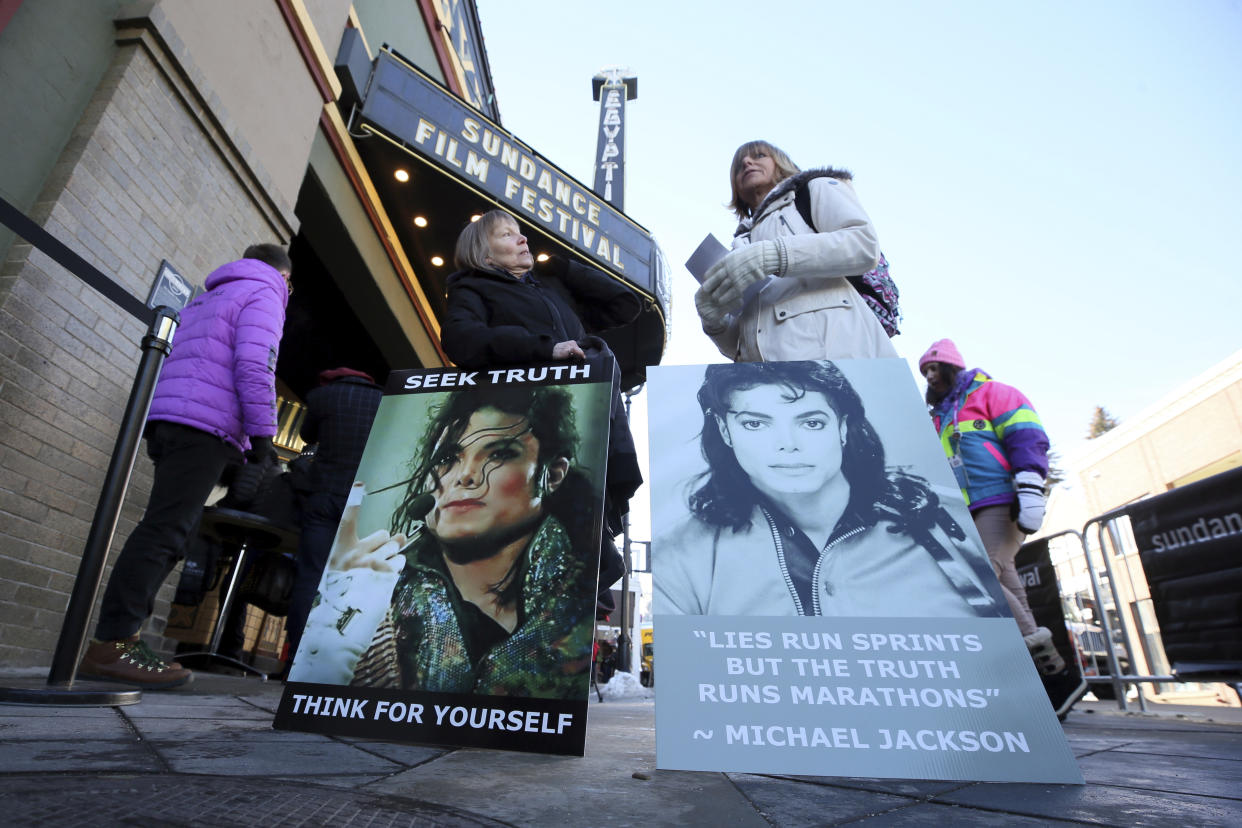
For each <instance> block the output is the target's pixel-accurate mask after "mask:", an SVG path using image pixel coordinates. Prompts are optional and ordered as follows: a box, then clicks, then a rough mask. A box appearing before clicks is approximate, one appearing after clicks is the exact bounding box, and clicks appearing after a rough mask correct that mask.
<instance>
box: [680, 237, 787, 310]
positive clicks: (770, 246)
mask: <svg viewBox="0 0 1242 828" xmlns="http://www.w3.org/2000/svg"><path fill="white" fill-rule="evenodd" d="M788 264H789V259H788V255H787V254H786V252H785V244H784V242H782V241H780V240H779V239H765V240H764V241H758V242H753V243H752V244H748V245H746V246H745V247H742V248H739V249H737V250H734V251H733V252H732V253H730V254H729V255H727V256H725V257H724V258H723V259H721V260H720V261H718V262H716V263H715V264H714V265H712V266H711V267H710V268H708V269H707V273H706V274H705V275H704V277H703V287H702V288H700V290H701V291H706V293H707V295H708V296H709V297H711V301H712V303H714V304H716V305H719V306H721V307H723V308H726V309H729V310H733V309H736V308H740V307H741V306H742V297H743V295H744V294H745V293H746V289H747V288H748V287H750V286H751V285H753V284H755V283H756V282H760V281H762V280H763V279H765V278H767V277H768V276H781V275H784V273H785V268H786V267H787V266H788ZM695 304H696V305H699V302H698V300H697V298H696V300H695Z"/></svg>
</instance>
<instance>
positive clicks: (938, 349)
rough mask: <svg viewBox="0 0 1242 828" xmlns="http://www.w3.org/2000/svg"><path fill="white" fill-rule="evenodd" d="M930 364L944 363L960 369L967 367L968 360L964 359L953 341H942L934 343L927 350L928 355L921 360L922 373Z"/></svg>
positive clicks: (924, 355)
mask: <svg viewBox="0 0 1242 828" xmlns="http://www.w3.org/2000/svg"><path fill="white" fill-rule="evenodd" d="M929 362H943V363H944V364H945V365H956V366H957V367H958V368H965V367H966V360H964V359H962V355H961V354H960V353H958V351H957V346H956V345H954V344H953V340H952V339H940V340H937V341H935V342H933V343H932V346H931V347H930V348H928V349H927V353H925V354H923V356H922V357H920V358H919V370H920V371H922V370H923V368H924V367H926V366H927V363H929Z"/></svg>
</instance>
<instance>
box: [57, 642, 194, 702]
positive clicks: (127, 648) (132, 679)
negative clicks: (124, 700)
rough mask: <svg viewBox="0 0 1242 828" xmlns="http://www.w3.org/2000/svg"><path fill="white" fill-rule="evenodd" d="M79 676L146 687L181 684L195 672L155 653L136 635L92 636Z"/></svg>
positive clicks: (162, 688) (160, 687) (162, 687)
mask: <svg viewBox="0 0 1242 828" xmlns="http://www.w3.org/2000/svg"><path fill="white" fill-rule="evenodd" d="M78 677H79V678H87V679H100V680H103V681H117V682H121V683H123V684H132V685H134V686H135V687H140V688H143V689H147V690H164V689H167V688H170V687H180V686H181V685H183V684H185V683H186V682H188V681H191V680H193V678H194V674H193V673H191V672H190V671H189V670H187V669H185V668H184V667H182V666H181V665H180V664H178V663H177V662H175V661H174V662H173V663H172V664H169V663H168V662H166V661H164V660H163V659H162V658H160V657H159V656H157V655H156V654H155V653H154V652H152V651H151V648H150V647H148V646H147V644H146V642H145V641H143V640H141V639H140V638H139V637H138V636H137V635H134V636H133V637H132V638H125V639H122V640H120V641H96V640H95V639H93V638H92V639H91V642H90V644H88V645H87V646H86V654H85V655H83V656H82V663H81V664H80V665H79V666H78Z"/></svg>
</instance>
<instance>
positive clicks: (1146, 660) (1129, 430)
mask: <svg viewBox="0 0 1242 828" xmlns="http://www.w3.org/2000/svg"><path fill="white" fill-rule="evenodd" d="M1065 466H1066V469H1067V471H1068V474H1067V480H1066V482H1065V483H1064V484H1063V485H1061V486H1058V487H1057V488H1056V489H1054V490H1053V492H1052V494H1051V496H1050V497H1049V502H1048V519H1047V520H1046V521H1045V522H1044V526H1043V529H1042V530H1041V531H1040V533H1039V536H1041V537H1046V536H1049V535H1055V534H1057V533H1060V532H1065V531H1069V530H1073V531H1078V532H1081V531H1082V530H1083V528H1084V526H1085V525H1086V524H1087V523H1088V521H1091V520H1092V519H1093V518H1095V517H1097V516H1099V515H1103V514H1105V513H1107V512H1109V511H1111V510H1113V509H1117V508H1120V507H1122V506H1125V505H1127V504H1129V503H1134V502H1135V501H1138V500H1142V499H1144V498H1147V497H1151V496H1154V495H1158V494H1162V493H1163V492H1167V491H1169V490H1171V489H1174V488H1177V487H1179V486H1185V485H1187V484H1189V483H1194V482H1195V481H1198V480H1202V479H1204V478H1207V477H1211V476H1212V475H1214V474H1219V473H1220V472H1223V471H1227V470H1229V469H1233V468H1237V467H1238V466H1242V351H1238V352H1236V353H1234V354H1233V355H1231V356H1230V357H1229V358H1227V359H1225V360H1223V361H1222V362H1220V363H1219V364H1217V365H1214V366H1212V367H1211V368H1209V369H1208V370H1207V371H1205V372H1203V373H1202V374H1200V375H1199V376H1197V377H1194V378H1193V379H1191V380H1189V381H1188V382H1186V383H1185V384H1183V385H1182V386H1180V387H1178V388H1176V389H1174V390H1173V391H1171V392H1170V393H1168V394H1166V395H1165V396H1164V397H1162V398H1160V399H1159V400H1157V401H1156V402H1154V403H1152V404H1151V405H1150V406H1148V407H1147V408H1145V409H1143V410H1142V411H1140V412H1138V413H1137V414H1135V415H1134V416H1132V417H1129V418H1127V419H1125V420H1123V421H1122V422H1121V424H1120V425H1118V426H1117V427H1116V428H1114V429H1112V430H1110V431H1108V432H1105V433H1104V434H1102V435H1100V436H1099V437H1096V438H1094V439H1092V440H1090V441H1088V442H1086V443H1084V444H1083V445H1081V446H1079V447H1077V448H1076V449H1075V450H1073V451H1071V452H1067V454H1066V457H1065ZM1127 523H1128V522H1127ZM1085 540H1086V542H1087V543H1088V544H1089V546H1090V548H1091V550H1092V555H1093V556H1094V558H1095V560H1096V561H1097V562H1098V561H1099V560H1100V557H1099V555H1100V553H1099V550H1100V548H1101V545H1100V543H1099V538H1098V537H1097V533H1096V532H1095V531H1094V529H1093V531H1091V532H1089V533H1088V535H1087V537H1086V538H1085ZM1104 549H1105V550H1107V552H1108V554H1109V556H1110V558H1109V563H1110V565H1111V567H1112V571H1113V572H1114V573H1115V576H1116V580H1117V583H1116V584H1115V585H1114V586H1115V587H1116V591H1117V594H1118V597H1119V599H1120V603H1121V604H1122V606H1120V607H1117V606H1106V607H1105V610H1106V611H1107V612H1108V613H1109V618H1110V619H1111V620H1112V623H1113V624H1114V629H1117V630H1120V628H1121V627H1122V626H1123V625H1124V627H1125V629H1126V631H1127V633H1128V636H1129V640H1130V642H1131V645H1132V650H1133V651H1134V652H1132V653H1131V655H1132V656H1133V663H1134V669H1135V671H1136V672H1137V673H1138V674H1148V675H1165V674H1167V673H1168V671H1169V665H1168V662H1167V660H1166V659H1165V657H1164V652H1163V648H1162V647H1161V645H1160V641H1159V635H1158V629H1159V628H1158V625H1157V623H1156V619H1155V613H1154V611H1153V609H1152V604H1151V594H1150V592H1149V590H1148V586H1147V579H1146V576H1145V575H1144V573H1143V567H1142V564H1141V563H1140V561H1139V555H1138V548H1137V546H1136V545H1135V543H1134V539H1133V537H1132V536H1131V534H1130V532H1129V530H1128V525H1124V524H1123V525H1122V526H1121V527H1120V528H1119V530H1118V532H1117V534H1116V536H1115V537H1114V538H1110V539H1109V541H1108V542H1106V543H1105V544H1104ZM1050 551H1051V552H1052V556H1053V563H1054V564H1055V565H1056V567H1057V576H1058V580H1059V581H1060V586H1061V593H1062V595H1063V596H1064V597H1065V599H1066V601H1067V603H1068V604H1069V605H1070V610H1071V612H1075V611H1081V610H1082V609H1084V608H1085V609H1086V610H1087V613H1086V615H1085V619H1086V620H1087V621H1089V622H1090V621H1098V620H1099V619H1098V616H1097V615H1096V612H1097V610H1096V608H1095V603H1096V602H1095V599H1094V597H1093V595H1092V589H1091V583H1090V578H1089V576H1088V574H1087V570H1086V564H1085V561H1084V559H1083V556H1082V553H1081V548H1080V546H1079V545H1078V543H1077V541H1076V540H1073V539H1069V538H1062V539H1059V540H1058V541H1054V543H1053V544H1052V545H1051V549H1050ZM1118 551H1119V552H1120V554H1116V553H1117V552H1118ZM1101 578H1102V582H1103V584H1104V585H1105V587H1107V586H1108V581H1107V577H1106V576H1104V575H1101ZM1105 594H1106V595H1107V594H1108V593H1107V589H1106V590H1105ZM1156 689H1157V690H1163V691H1170V690H1172V691H1177V692H1182V693H1185V692H1191V693H1193V692H1196V690H1197V688H1195V687H1190V688H1184V687H1183V688H1177V687H1174V686H1169V685H1162V686H1159V687H1157V688H1156ZM1226 698H1228V695H1226Z"/></svg>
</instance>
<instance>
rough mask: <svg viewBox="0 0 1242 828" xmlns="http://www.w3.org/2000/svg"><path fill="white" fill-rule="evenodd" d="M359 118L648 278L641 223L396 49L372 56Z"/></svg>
mask: <svg viewBox="0 0 1242 828" xmlns="http://www.w3.org/2000/svg"><path fill="white" fill-rule="evenodd" d="M360 119H361V120H360V122H359V125H360V126H361V128H362V129H365V130H369V131H371V132H375V133H378V134H381V135H383V136H385V137H387V138H388V139H390V140H392V141H395V142H397V143H398V144H400V145H402V146H403V147H405V148H406V149H407V150H409V151H411V152H413V153H414V154H415V155H417V156H419V157H421V158H423V159H425V160H426V161H429V162H430V163H432V164H434V165H435V166H437V167H439V168H440V169H442V170H444V171H445V172H448V173H449V174H450V175H452V176H454V177H456V178H458V179H460V180H462V181H463V182H464V183H466V184H468V185H470V186H472V187H475V188H477V189H479V190H482V191H483V192H485V193H486V194H487V195H489V196H490V197H491V198H493V199H494V200H495V201H496V202H498V203H499V204H501V205H503V206H505V207H506V208H508V209H509V210H511V211H512V212H514V213H515V214H517V215H518V216H519V217H520V218H521V219H522V220H524V221H526V222H528V223H530V224H532V225H536V226H538V227H540V228H542V229H543V230H544V231H546V232H548V233H551V234H552V235H554V236H556V237H557V238H560V239H561V240H563V241H564V242H566V243H567V244H570V245H572V246H573V247H574V248H575V249H577V250H579V251H580V252H582V253H583V254H585V255H586V256H588V257H589V258H590V259H591V260H592V261H594V262H595V263H596V264H597V265H599V266H601V267H604V268H606V269H608V270H610V271H612V272H613V273H615V274H617V275H620V276H624V277H625V278H627V279H628V280H630V281H631V282H634V283H635V284H638V285H640V286H646V285H648V284H650V282H649V280H650V279H651V275H650V274H651V272H652V266H653V262H652V258H653V256H654V247H655V246H654V244H653V242H652V240H651V237H650V236H649V235H648V234H647V233H646V231H644V230H643V229H641V228H640V227H638V226H637V225H635V224H634V223H633V222H632V221H630V220H629V219H628V218H627V217H626V216H625V215H624V214H623V213H621V212H620V211H618V210H617V209H615V208H614V207H612V206H611V205H609V204H608V203H607V202H605V201H604V200H603V199H601V198H600V197H599V196H598V195H596V194H595V193H593V192H592V191H591V190H590V188H588V187H586V186H585V185H583V184H582V183H581V182H579V181H578V180H576V179H574V178H573V177H571V176H570V175H568V174H567V173H565V172H564V171H563V170H561V169H560V168H559V167H557V166H555V165H554V164H552V163H550V162H549V161H548V160H547V159H545V158H543V157H542V156H540V155H539V154H538V153H536V152H535V151H534V150H532V149H531V148H530V147H528V146H527V145H526V144H524V143H522V142H521V141H519V140H518V139H517V138H515V137H514V136H513V135H511V134H510V133H508V132H506V131H505V130H504V129H502V128H501V127H499V126H497V125H496V124H494V123H493V122H491V121H490V120H488V119H487V118H485V117H484V116H482V115H481V114H479V113H478V112H477V111H476V110H474V109H471V108H470V107H468V106H466V105H465V104H464V103H462V102H461V101H460V100H458V99H457V98H455V97H453V96H452V95H450V94H448V93H447V92H445V91H444V89H443V88H441V87H440V86H439V85H438V84H436V83H435V82H434V81H433V80H431V79H430V78H428V77H427V76H426V75H424V74H423V73H422V72H420V71H419V70H418V69H417V68H415V67H414V66H411V65H410V64H407V63H405V62H403V61H402V60H401V59H400V58H399V57H396V56H395V55H393V54H391V53H389V52H380V54H379V56H378V57H377V58H376V61H375V69H374V72H373V73H372V76H371V82H370V86H369V88H368V90H367V94H366V98H365V100H364V101H363V103H362V110H361V113H360Z"/></svg>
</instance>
